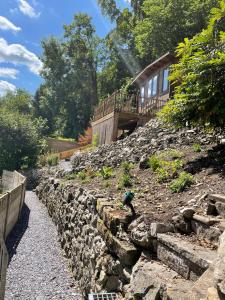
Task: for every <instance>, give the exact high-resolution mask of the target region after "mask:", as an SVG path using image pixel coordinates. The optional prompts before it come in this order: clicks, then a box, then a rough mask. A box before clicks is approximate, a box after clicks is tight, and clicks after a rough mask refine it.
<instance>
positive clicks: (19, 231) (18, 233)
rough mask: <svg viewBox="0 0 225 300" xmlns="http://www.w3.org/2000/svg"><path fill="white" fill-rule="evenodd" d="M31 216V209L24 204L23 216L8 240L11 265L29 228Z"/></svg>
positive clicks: (7, 245)
mask: <svg viewBox="0 0 225 300" xmlns="http://www.w3.org/2000/svg"><path fill="white" fill-rule="evenodd" d="M29 216H30V209H29V207H28V206H27V205H26V204H25V203H24V205H23V209H22V212H21V216H20V218H19V220H18V222H17V223H16V225H15V227H14V228H13V230H12V232H11V233H10V234H9V236H8V237H7V239H6V247H7V250H8V253H9V264H10V262H11V259H12V257H13V256H14V255H15V254H16V253H17V251H16V249H17V247H18V245H19V243H20V241H21V239H22V237H23V235H24V233H25V231H26V230H27V227H28V223H29Z"/></svg>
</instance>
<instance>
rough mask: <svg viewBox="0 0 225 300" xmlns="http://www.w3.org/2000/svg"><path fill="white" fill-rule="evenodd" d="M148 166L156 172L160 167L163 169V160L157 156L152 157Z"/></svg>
mask: <svg viewBox="0 0 225 300" xmlns="http://www.w3.org/2000/svg"><path fill="white" fill-rule="evenodd" d="M148 166H149V167H150V168H151V169H152V171H153V172H155V171H156V170H157V169H158V168H159V167H161V160H160V158H159V157H158V156H157V155H155V154H154V155H152V156H151V157H150V158H149V160H148Z"/></svg>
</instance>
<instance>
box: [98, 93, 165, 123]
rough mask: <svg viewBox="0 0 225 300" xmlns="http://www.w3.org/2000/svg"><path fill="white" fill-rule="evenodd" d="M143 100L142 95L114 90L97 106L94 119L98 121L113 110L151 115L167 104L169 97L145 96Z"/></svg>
mask: <svg viewBox="0 0 225 300" xmlns="http://www.w3.org/2000/svg"><path fill="white" fill-rule="evenodd" d="M141 100H142V99H141V97H140V95H135V94H124V93H121V92H114V93H113V94H112V95H111V96H109V97H108V98H107V99H106V100H104V101H102V102H101V103H100V104H99V105H98V106H97V107H96V108H95V111H94V116H93V121H97V120H99V119H101V118H103V117H104V116H106V115H108V114H110V113H112V112H128V113H136V114H140V115H144V116H149V117H151V116H154V115H155V114H156V112H157V111H159V110H160V109H161V108H162V107H163V106H164V105H165V103H166V102H167V100H168V99H166V100H160V99H158V98H144V101H141ZM142 102H143V104H142Z"/></svg>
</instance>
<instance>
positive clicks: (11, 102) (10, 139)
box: [0, 90, 45, 174]
mask: <svg viewBox="0 0 225 300" xmlns="http://www.w3.org/2000/svg"><path fill="white" fill-rule="evenodd" d="M31 99H32V97H31V95H30V94H28V93H27V92H25V91H21V90H18V91H16V92H15V93H8V94H6V96H4V97H2V98H0V174H1V173H2V170H4V169H7V170H18V169H19V168H21V167H32V166H34V165H35V163H36V161H37V158H38V155H39V154H40V153H42V151H44V149H45V142H44V140H43V136H42V133H43V131H44V129H45V123H44V122H43V121H42V120H41V119H36V118H34V117H33V114H32V102H31V101H32V100H31Z"/></svg>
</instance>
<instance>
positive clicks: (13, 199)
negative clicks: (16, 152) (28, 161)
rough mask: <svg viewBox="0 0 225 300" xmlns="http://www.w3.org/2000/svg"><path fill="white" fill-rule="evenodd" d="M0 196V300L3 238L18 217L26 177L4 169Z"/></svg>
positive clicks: (3, 272)
mask: <svg viewBox="0 0 225 300" xmlns="http://www.w3.org/2000/svg"><path fill="white" fill-rule="evenodd" d="M1 184H2V191H3V195H2V196H0V300H3V299H4V294H5V278H6V270H7V265H8V253H7V250H6V247H5V239H6V237H7V236H8V235H9V233H10V232H11V230H12V229H13V227H14V226H15V224H16V222H17V221H18V218H19V217H20V214H21V210H22V207H23V203H24V198H25V190H26V178H25V177H24V176H22V175H21V174H20V173H18V172H16V171H15V172H8V171H4V172H3V176H2V183H1Z"/></svg>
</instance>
